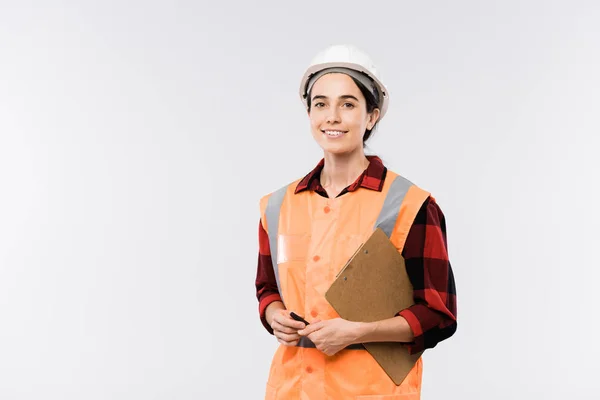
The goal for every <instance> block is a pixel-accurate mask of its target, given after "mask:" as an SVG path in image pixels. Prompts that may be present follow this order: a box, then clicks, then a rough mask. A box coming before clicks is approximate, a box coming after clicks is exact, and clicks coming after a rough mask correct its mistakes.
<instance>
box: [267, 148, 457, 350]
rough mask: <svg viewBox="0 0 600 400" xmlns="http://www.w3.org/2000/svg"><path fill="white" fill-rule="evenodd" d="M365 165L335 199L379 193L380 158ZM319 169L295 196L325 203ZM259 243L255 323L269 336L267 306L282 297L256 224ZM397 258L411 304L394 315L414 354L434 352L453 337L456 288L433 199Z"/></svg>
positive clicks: (440, 217)
mask: <svg viewBox="0 0 600 400" xmlns="http://www.w3.org/2000/svg"><path fill="white" fill-rule="evenodd" d="M368 159H369V161H370V163H369V166H368V167H367V169H365V170H364V171H363V173H362V174H361V175H360V176H359V177H358V178H357V179H356V181H354V183H352V184H351V185H350V186H348V187H347V188H345V189H344V190H343V191H342V192H341V193H340V194H339V195H338V197H339V196H343V195H344V194H346V193H348V192H353V191H355V190H358V189H359V188H365V189H369V190H376V191H381V190H382V188H383V182H384V180H385V176H386V173H387V168H386V167H385V166H384V165H383V163H382V161H381V159H379V157H376V156H368ZM323 166H324V160H321V161H320V162H319V164H318V165H317V166H316V167H315V168H314V169H313V170H312V171H311V172H310V173H309V174H308V175H306V176H305V177H304V178H303V179H302V180H301V181H300V182H299V183H298V186H297V187H296V191H295V193H299V192H302V191H305V190H312V191H314V192H316V193H318V194H319V195H321V196H324V197H328V195H327V192H326V191H325V189H324V188H323V186H321V183H320V174H321V171H322V170H323ZM258 238H259V252H258V268H257V273H256V297H257V298H258V302H259V315H260V319H261V321H262V323H263V325H264V327H265V328H266V329H267V331H268V332H269V333H271V334H273V331H272V329H271V327H270V326H269V325H268V324H267V321H266V319H265V309H266V308H267V306H268V305H269V304H271V303H272V302H274V301H281V297H280V295H279V292H278V289H277V282H276V280H275V274H274V272H273V264H272V262H271V251H270V249H269V237H268V234H267V232H266V231H265V229H264V228H263V226H262V223H261V222H260V221H259V226H258ZM402 256H403V257H404V259H405V263H406V271H407V273H408V276H409V278H410V280H411V283H412V285H413V290H414V302H415V304H414V305H413V306H411V307H409V308H407V309H405V310H402V311H401V312H399V313H398V315H400V316H402V317H404V318H405V319H406V321H407V322H408V324H409V325H410V327H411V329H412V332H413V334H414V341H413V342H412V343H409V344H408V348H409V351H410V352H411V353H415V352H418V351H422V350H425V349H428V348H433V347H435V346H436V345H437V344H438V343H439V342H441V341H442V340H445V339H447V338H449V337H450V336H452V335H453V334H454V332H455V331H456V287H455V284H454V275H453V273H452V268H451V266H450V261H449V260H448V252H447V241H446V222H445V219H444V215H443V214H442V211H441V210H440V208H439V206H438V205H437V203H436V202H435V200H434V199H433V198H431V197H429V198H428V199H427V200H426V201H425V203H423V205H422V207H421V209H420V210H419V212H418V214H417V216H416V218H415V221H414V222H413V225H412V227H411V229H410V231H409V233H408V236H407V238H406V242H405V245H404V249H403V250H402Z"/></svg>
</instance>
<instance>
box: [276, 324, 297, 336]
mask: <svg viewBox="0 0 600 400" xmlns="http://www.w3.org/2000/svg"><path fill="white" fill-rule="evenodd" d="M272 328H273V331H279V332H283V333H288V334H290V333H298V330H297V329H293V328H288V327H287V326H283V325H281V324H280V323H278V322H274V323H273V326H272Z"/></svg>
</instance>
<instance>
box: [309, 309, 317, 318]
mask: <svg viewBox="0 0 600 400" xmlns="http://www.w3.org/2000/svg"><path fill="white" fill-rule="evenodd" d="M310 315H311V316H312V317H313V318H317V315H319V313H318V312H316V311H315V310H312V311H311V312H310Z"/></svg>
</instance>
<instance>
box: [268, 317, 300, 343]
mask: <svg viewBox="0 0 600 400" xmlns="http://www.w3.org/2000/svg"><path fill="white" fill-rule="evenodd" d="M305 327H306V325H304V323H303V322H299V321H296V320H295V319H292V317H290V312H289V311H287V310H282V309H280V310H277V311H275V312H274V314H273V319H272V320H271V329H273V334H274V335H275V337H276V338H277V341H278V342H279V343H281V344H282V345H284V346H296V345H297V344H298V341H299V340H300V335H298V330H299V329H303V328H305Z"/></svg>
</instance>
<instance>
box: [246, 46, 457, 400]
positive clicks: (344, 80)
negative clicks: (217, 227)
mask: <svg viewBox="0 0 600 400" xmlns="http://www.w3.org/2000/svg"><path fill="white" fill-rule="evenodd" d="M300 95H301V98H302V100H303V102H304V104H305V106H306V110H307V112H308V117H309V119H310V126H311V131H312V136H313V138H314V140H316V141H317V143H318V144H319V146H320V147H321V148H322V149H323V158H322V159H321V161H320V162H319V163H318V165H317V166H316V167H315V168H314V169H313V170H312V171H311V172H309V173H308V174H307V175H306V176H304V177H303V178H301V179H297V180H296V181H294V182H292V183H291V184H289V185H286V186H285V187H283V188H281V189H279V190H277V191H275V192H273V193H271V194H268V195H266V196H264V197H263V198H262V199H261V202H260V210H261V218H260V223H259V261H258V271H257V277H256V290H257V298H258V301H259V313H260V318H261V321H262V323H263V325H264V326H265V328H266V329H267V331H268V332H269V333H271V334H273V335H274V336H275V337H276V338H277V340H278V341H279V343H280V346H279V348H278V349H277V351H276V353H275V355H274V357H273V361H272V364H271V369H270V374H269V379H268V382H267V387H266V399H285V400H292V399H302V400H304V399H311V400H325V399H362V398H364V399H371V400H374V399H406V400H408V399H410V400H412V399H419V398H420V392H421V373H422V360H421V359H420V358H419V360H418V361H417V363H416V364H415V366H414V368H413V369H412V371H411V372H410V373H409V375H408V376H407V377H406V379H405V380H404V381H403V382H402V384H401V385H398V386H396V385H395V384H394V383H393V381H392V380H391V379H390V378H389V377H388V376H387V374H386V373H385V372H384V371H383V369H381V368H380V366H379V365H378V364H377V362H376V361H375V360H374V359H373V358H372V357H371V355H370V354H369V353H368V352H367V351H366V350H365V349H364V347H362V346H361V345H360V344H361V343H366V342H380V341H385V342H389V341H395V342H402V343H405V345H406V346H407V348H408V350H409V352H410V353H411V354H414V353H417V352H421V351H423V350H425V349H428V348H432V347H435V346H436V345H437V343H439V342H440V341H442V340H445V339H447V338H449V337H450V336H452V335H453V334H454V332H455V331H456V291H455V283H454V277H453V273H452V269H451V267H450V262H449V261H448V253H447V248H446V224H445V220H444V215H443V214H442V211H441V210H440V208H439V207H438V205H437V203H436V202H435V199H434V198H433V197H432V196H431V195H430V194H429V193H428V192H426V191H425V190H423V189H421V188H419V187H417V186H416V185H414V184H413V183H411V182H410V181H408V180H407V179H405V178H403V177H402V176H400V175H399V174H397V173H395V172H393V171H391V170H388V168H387V167H386V166H385V165H384V164H383V163H382V161H381V159H380V158H378V157H377V156H371V155H369V156H367V155H365V152H364V143H365V142H366V140H367V139H368V138H369V137H370V136H371V133H372V132H373V130H374V129H375V127H376V125H377V122H378V121H379V120H381V118H383V116H384V115H385V112H386V110H387V106H388V101H389V95H388V92H387V90H386V88H385V86H384V85H383V84H382V82H381V81H380V79H379V77H378V74H377V71H376V69H375V67H374V66H373V63H372V62H371V60H370V59H369V57H368V56H367V55H366V54H364V53H362V52H361V51H360V50H358V49H357V48H355V47H352V46H332V47H329V48H327V49H325V50H324V51H323V52H321V53H320V54H319V55H317V57H316V58H315V59H314V60H313V62H312V64H311V66H310V67H309V68H308V70H307V71H306V73H305V75H304V77H303V79H302V82H301V87H300ZM376 227H381V228H382V229H384V231H386V233H387V234H388V236H389V237H390V239H391V241H392V243H394V245H395V246H396V248H397V249H398V251H399V252H401V254H402V255H403V257H404V258H405V262H406V269H407V272H408V275H409V278H410V280H411V282H412V285H413V288H414V301H415V305H414V306H412V307H409V308H407V309H405V310H398V313H397V315H396V316H394V317H392V318H389V319H386V320H381V321H377V322H373V323H362V322H353V321H347V320H344V319H341V318H340V317H339V315H338V314H337V313H336V312H335V311H334V310H333V309H332V307H331V306H330V305H329V303H328V302H327V300H326V299H325V297H324V295H325V292H326V291H327V289H328V288H329V286H330V285H331V283H332V282H333V281H334V279H335V277H336V274H337V272H338V271H339V270H340V268H341V267H342V266H343V265H344V264H345V262H346V260H348V258H350V257H351V256H352V255H353V254H354V252H355V250H356V249H357V247H358V246H359V245H360V244H361V243H363V242H364V241H365V240H366V239H367V238H368V237H369V236H370V235H371V234H372V233H373V230H374V229H375V228H376ZM291 312H294V313H296V314H298V315H300V316H302V317H304V318H305V319H306V320H308V322H309V325H308V326H306V325H305V324H304V323H303V322H298V321H297V320H295V319H293V318H292V317H291Z"/></svg>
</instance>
